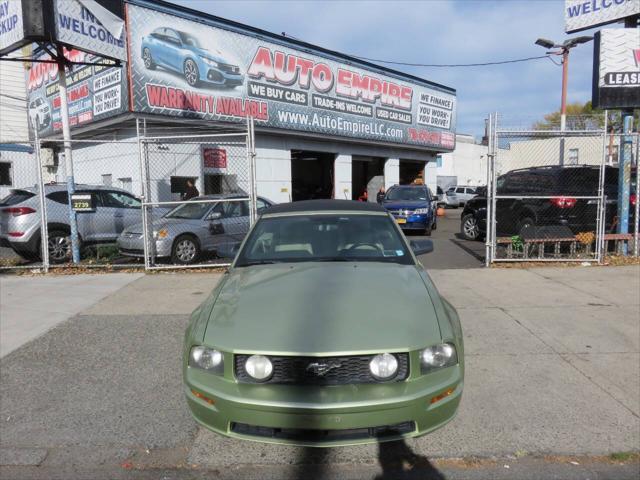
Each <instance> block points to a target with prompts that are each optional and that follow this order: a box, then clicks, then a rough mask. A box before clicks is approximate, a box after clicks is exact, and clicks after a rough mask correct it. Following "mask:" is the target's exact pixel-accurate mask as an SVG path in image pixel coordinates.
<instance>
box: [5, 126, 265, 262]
mask: <svg viewBox="0 0 640 480" xmlns="http://www.w3.org/2000/svg"><path fill="white" fill-rule="evenodd" d="M154 135H155V134H154ZM70 147H71V165H72V170H73V171H72V172H71V171H67V169H68V162H67V161H66V160H67V159H66V158H65V151H66V150H65V144H64V142H63V141H62V140H58V139H47V140H42V141H39V142H34V143H32V144H15V145H13V144H3V149H0V180H2V182H1V185H0V189H1V190H0V198H1V199H2V200H0V241H1V242H2V245H1V246H0V268H32V269H44V270H45V271H46V270H47V269H48V267H49V266H50V265H51V266H57V267H70V268H76V267H83V268H88V267H95V266H111V267H131V266H136V265H139V266H143V265H144V267H145V268H147V269H154V268H184V267H186V266H197V267H205V266H221V265H228V264H229V262H230V259H229V256H230V255H232V254H233V253H235V252H234V248H235V247H237V244H238V243H239V242H241V241H242V240H243V239H244V236H245V235H246V233H247V232H248V230H249V227H250V225H252V224H253V222H254V221H255V219H256V218H257V215H258V210H259V209H261V208H265V207H266V206H267V203H266V202H267V201H266V200H262V199H258V198H257V197H256V187H255V164H254V161H253V159H254V157H255V155H254V154H253V152H254V148H253V127H252V125H251V124H249V125H248V128H247V129H245V130H242V131H239V130H235V131H232V132H231V133H229V132H227V133H216V134H208V135H207V134H197V135H191V136H184V135H173V136H168V135H164V136H159V135H155V136H144V135H136V134H131V135H129V136H128V138H124V139H121V140H117V141H114V140H104V139H102V140H73V141H71V142H70ZM69 170H70V169H69ZM71 173H72V174H73V177H74V188H75V190H74V192H73V193H72V194H71V195H69V190H68V185H67V177H68V175H70V174H71ZM41 193H43V195H41ZM74 222H75V224H76V226H77V239H78V241H77V245H78V247H79V254H80V261H79V263H73V262H72V258H73V239H72V230H73V228H72V225H73V223H74Z"/></svg>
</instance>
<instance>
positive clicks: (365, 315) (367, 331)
mask: <svg viewBox="0 0 640 480" xmlns="http://www.w3.org/2000/svg"><path fill="white" fill-rule="evenodd" d="M440 339H441V337H440V329H439V326H438V322H437V318H436V314H435V311H434V308H433V304H432V302H431V298H430V297H429V294H428V292H427V289H426V287H425V285H424V283H423V281H422V279H421V277H420V275H419V272H418V270H417V268H416V267H415V266H408V265H397V264H384V263H373V262H370V263H369V262H359V263H351V262H348V263H347V262H345V263H337V262H336V263H333V262H331V263H299V264H296V263H292V264H275V265H260V266H255V267H243V268H236V269H233V270H232V271H231V272H230V273H229V274H228V278H227V279H226V282H225V284H224V286H223V287H222V290H221V291H220V294H219V296H218V298H217V300H216V302H215V305H214V307H213V309H212V311H211V313H210V317H209V322H208V325H207V329H206V332H205V343H206V344H207V345H211V346H214V347H217V348H219V349H221V350H226V351H230V352H245V353H248V352H255V353H271V354H276V353H279V354H283V355H284V354H290V355H294V354H297V355H303V354H309V355H312V354H317V355H321V354H336V355H339V354H351V353H373V352H381V351H403V350H406V349H407V348H409V349H417V348H421V347H425V346H428V345H431V344H435V343H438V342H439V341H440Z"/></svg>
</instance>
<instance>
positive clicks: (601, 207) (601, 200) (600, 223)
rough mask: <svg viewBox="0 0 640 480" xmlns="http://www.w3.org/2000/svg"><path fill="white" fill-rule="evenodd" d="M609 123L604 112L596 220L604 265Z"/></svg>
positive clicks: (598, 253) (598, 247)
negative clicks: (605, 188)
mask: <svg viewBox="0 0 640 480" xmlns="http://www.w3.org/2000/svg"><path fill="white" fill-rule="evenodd" d="M608 123H609V112H608V111H607V110H605V111H604V130H603V131H602V159H601V161H600V178H599V184H598V212H597V219H596V259H597V262H598V263H602V258H603V250H604V234H605V229H606V228H605V227H606V222H607V197H606V195H605V191H604V184H605V174H606V169H605V163H606V162H605V159H606V157H607V129H608Z"/></svg>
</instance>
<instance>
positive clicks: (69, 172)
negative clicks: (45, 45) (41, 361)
mask: <svg viewBox="0 0 640 480" xmlns="http://www.w3.org/2000/svg"><path fill="white" fill-rule="evenodd" d="M56 60H57V63H58V89H59V91H58V93H59V95H60V121H61V122H62V139H63V142H64V163H65V174H66V176H67V196H68V200H69V204H68V206H69V225H70V227H71V254H72V259H73V263H76V264H77V263H80V242H79V238H78V222H77V218H76V212H75V210H74V209H73V207H72V202H71V195H73V194H74V193H75V191H76V186H75V181H74V178H73V156H72V155H73V154H72V148H71V129H70V128H69V104H68V103H67V74H66V70H65V69H66V66H67V65H66V64H67V60H66V58H65V56H64V49H63V47H62V45H58V46H57V47H56Z"/></svg>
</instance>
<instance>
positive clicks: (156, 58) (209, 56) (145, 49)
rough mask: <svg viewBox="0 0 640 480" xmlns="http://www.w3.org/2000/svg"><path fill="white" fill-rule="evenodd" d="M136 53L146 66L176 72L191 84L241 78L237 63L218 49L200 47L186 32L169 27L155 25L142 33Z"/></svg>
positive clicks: (225, 83)
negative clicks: (230, 60) (147, 31)
mask: <svg viewBox="0 0 640 480" xmlns="http://www.w3.org/2000/svg"><path fill="white" fill-rule="evenodd" d="M140 53H141V55H142V60H143V61H144V66H145V68H147V69H148V70H154V69H155V68H156V67H158V66H160V67H164V68H166V69H169V70H171V71H174V72H177V73H179V74H181V75H183V76H184V79H185V81H186V82H187V83H188V84H189V85H190V86H192V87H198V86H199V85H201V84H203V83H208V84H215V85H222V86H225V87H235V86H237V85H242V83H243V82H244V75H243V74H242V73H241V71H240V67H239V66H238V65H236V64H234V63H231V62H229V60H227V59H226V58H225V57H224V54H223V53H222V52H220V51H219V50H217V49H215V48H214V47H210V48H209V49H207V48H204V47H202V45H200V42H199V41H198V39H197V38H196V37H194V36H193V35H191V34H190V33H187V32H181V31H179V30H175V29H173V28H165V27H161V28H156V29H155V30H154V31H153V32H152V33H150V34H149V35H147V36H145V37H143V38H142V49H141V52H140Z"/></svg>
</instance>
